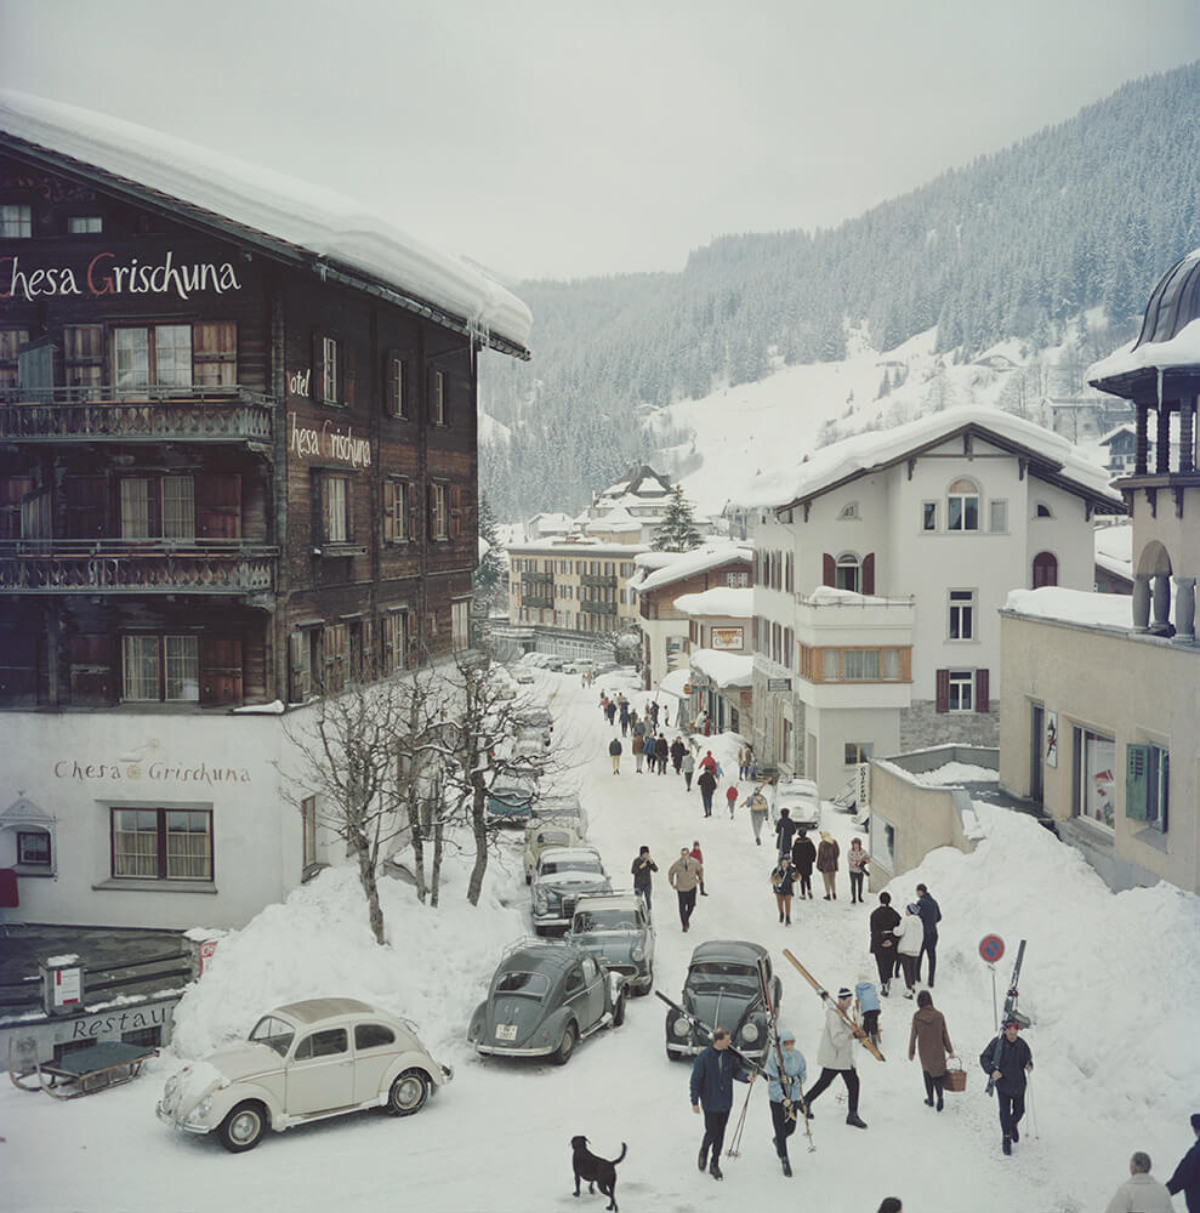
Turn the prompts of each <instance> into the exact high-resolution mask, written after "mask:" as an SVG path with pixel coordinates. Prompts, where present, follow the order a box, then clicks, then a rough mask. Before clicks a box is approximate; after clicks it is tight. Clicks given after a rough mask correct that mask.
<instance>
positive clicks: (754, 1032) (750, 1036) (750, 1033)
mask: <svg viewBox="0 0 1200 1213" xmlns="http://www.w3.org/2000/svg"><path fill="white" fill-rule="evenodd" d="M742 1039H743V1040H744V1041H745V1042H746V1043H747V1044H751V1045H752V1044H753V1043H754V1042H755V1041H756V1040H757V1039H758V1024H756V1023H754V1022H751V1023H748V1024H746V1025H744V1026H743V1028H742Z"/></svg>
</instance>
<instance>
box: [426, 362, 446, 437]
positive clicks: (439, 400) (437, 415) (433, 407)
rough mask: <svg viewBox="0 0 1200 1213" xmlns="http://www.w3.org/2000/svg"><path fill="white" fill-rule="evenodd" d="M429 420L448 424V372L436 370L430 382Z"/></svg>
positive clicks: (436, 423) (437, 423) (438, 423)
mask: <svg viewBox="0 0 1200 1213" xmlns="http://www.w3.org/2000/svg"><path fill="white" fill-rule="evenodd" d="M429 420H430V421H431V422H432V423H433V424H434V425H445V424H446V372H445V371H434V372H433V376H432V378H431V380H430V384H429Z"/></svg>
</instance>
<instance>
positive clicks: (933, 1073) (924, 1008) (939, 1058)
mask: <svg viewBox="0 0 1200 1213" xmlns="http://www.w3.org/2000/svg"><path fill="white" fill-rule="evenodd" d="M917 1053H920V1055H921V1070H922V1071H923V1073H924V1075H925V1102H926V1104H928V1105H929V1107H931V1108H932V1107H933V1106H934V1098H933V1097H934V1094H935V1093H936V1095H937V1110H938V1111H939V1112H940V1111H941V1110H942V1091H943V1090H944V1089H945V1085H946V1058H947V1056H949V1057H953V1056H954V1046H953V1045H952V1044H951V1043H950V1033H949V1032H947V1031H946V1017H945V1016H944V1015H943V1014H942V1013H941V1011H939V1010H938V1009H937V1008H936V1007H935V1006H934V1005H933V995H932V994H930V993H929V991H928V990H922V991H921V992H920V994H918V995H917V1009H916V1012H915V1013H914V1014H913V1017H912V1032H910V1033H909V1037H908V1060H909V1061H912V1059H913V1057H914V1056H915V1055H916V1054H917Z"/></svg>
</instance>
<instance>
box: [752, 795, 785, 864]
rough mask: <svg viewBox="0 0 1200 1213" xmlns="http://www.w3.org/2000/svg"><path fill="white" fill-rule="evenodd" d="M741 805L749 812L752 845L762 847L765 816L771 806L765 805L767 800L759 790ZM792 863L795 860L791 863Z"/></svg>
mask: <svg viewBox="0 0 1200 1213" xmlns="http://www.w3.org/2000/svg"><path fill="white" fill-rule="evenodd" d="M742 804H743V805H745V807H746V808H748V809H749V810H750V826H751V828H752V829H753V830H754V845H755V846H759V847H761V846H762V831H763V826H764V825H765V824H766V820H767V814H768V813H769V812H770V810H771V806H770V805H769V804H767V798H766V797H765V796H764V795H763V794H762V791H761V789H759V788H755V789H754V791H753V792H751V793H750V795H749V796H747V797H746V799H745V800H743V801H742ZM792 862H793V863H794V862H795V860H793V861H792Z"/></svg>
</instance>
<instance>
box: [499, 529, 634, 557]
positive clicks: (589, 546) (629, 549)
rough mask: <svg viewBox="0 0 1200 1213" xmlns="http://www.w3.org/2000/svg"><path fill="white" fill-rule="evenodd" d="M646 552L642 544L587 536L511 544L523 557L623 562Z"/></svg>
mask: <svg viewBox="0 0 1200 1213" xmlns="http://www.w3.org/2000/svg"><path fill="white" fill-rule="evenodd" d="M645 550H646V549H645V547H644V546H642V545H641V544H637V543H605V542H604V541H603V540H600V539H591V538H589V537H587V536H585V535H571V536H568V537H566V538H562V537H559V536H555V535H547V536H546V537H545V538H543V539H530V540H528V541H526V542H525V543H511V544H509V551H510V552H517V553H519V554H521V555H524V554H526V553H532V554H534V555H539V556H560V555H561V556H576V555H578V556H588V555H591V556H619V557H620V558H621V559H622V560H632V559H633V558H634V556H635V555H636V554H637V553H638V552H644V551H645Z"/></svg>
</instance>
